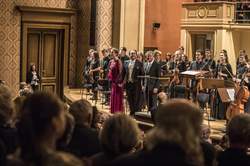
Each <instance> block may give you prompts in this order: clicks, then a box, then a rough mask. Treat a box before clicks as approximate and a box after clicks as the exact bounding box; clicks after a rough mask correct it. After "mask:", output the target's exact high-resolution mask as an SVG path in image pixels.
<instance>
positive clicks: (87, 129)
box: [67, 100, 100, 157]
mask: <svg viewBox="0 0 250 166" xmlns="http://www.w3.org/2000/svg"><path fill="white" fill-rule="evenodd" d="M69 112H70V113H71V114H72V115H73V117H74V119H75V122H76V125H75V129H74V132H73V135H72V139H71V141H70V143H69V145H68V147H67V149H68V151H69V152H70V153H73V154H74V155H76V156H78V157H90V156H92V155H94V154H96V153H98V152H100V143H99V139H98V132H97V130H95V129H93V128H91V124H92V118H93V108H92V106H91V104H90V103H89V102H88V101H87V100H78V101H75V102H73V103H72V105H71V106H70V108H69Z"/></svg>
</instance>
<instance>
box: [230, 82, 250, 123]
mask: <svg viewBox="0 0 250 166" xmlns="http://www.w3.org/2000/svg"><path fill="white" fill-rule="evenodd" d="M240 84H241V85H239V84H236V88H235V89H236V91H235V100H234V101H233V102H231V103H230V105H229V107H228V108H227V112H226V118H227V120H229V121H230V120H231V119H232V118H233V117H234V116H236V115H239V114H243V113H244V104H245V103H246V102H247V100H248V98H249V95H250V94H249V90H248V88H247V87H246V86H244V85H242V82H241V83H240Z"/></svg>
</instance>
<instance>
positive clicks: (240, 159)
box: [217, 148, 250, 166]
mask: <svg viewBox="0 0 250 166" xmlns="http://www.w3.org/2000/svg"><path fill="white" fill-rule="evenodd" d="M217 161H218V166H236V165H238V166H250V156H249V155H247V153H246V151H244V150H241V149H235V148H229V149H227V150H225V151H224V152H222V153H220V154H219V156H218V159H217Z"/></svg>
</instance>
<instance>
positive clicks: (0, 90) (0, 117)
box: [0, 84, 18, 165]
mask: <svg viewBox="0 0 250 166" xmlns="http://www.w3.org/2000/svg"><path fill="white" fill-rule="evenodd" d="M14 115H15V113H14V104H13V102H12V95H11V92H10V89H9V88H8V87H7V86H6V85H4V84H0V160H1V161H0V165H1V164H3V163H5V157H6V155H8V154H11V153H13V152H14V151H15V150H16V148H17V142H18V141H17V131H16V129H15V128H14V127H13V126H14V124H13V117H14Z"/></svg>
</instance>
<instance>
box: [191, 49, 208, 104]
mask: <svg viewBox="0 0 250 166" xmlns="http://www.w3.org/2000/svg"><path fill="white" fill-rule="evenodd" d="M205 66H206V64H205V62H204V52H203V51H201V50H197V51H196V53H195V61H193V62H192V63H191V65H190V68H189V70H204V69H205ZM191 94H192V99H193V101H196V94H197V80H195V79H192V80H191Z"/></svg>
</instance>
